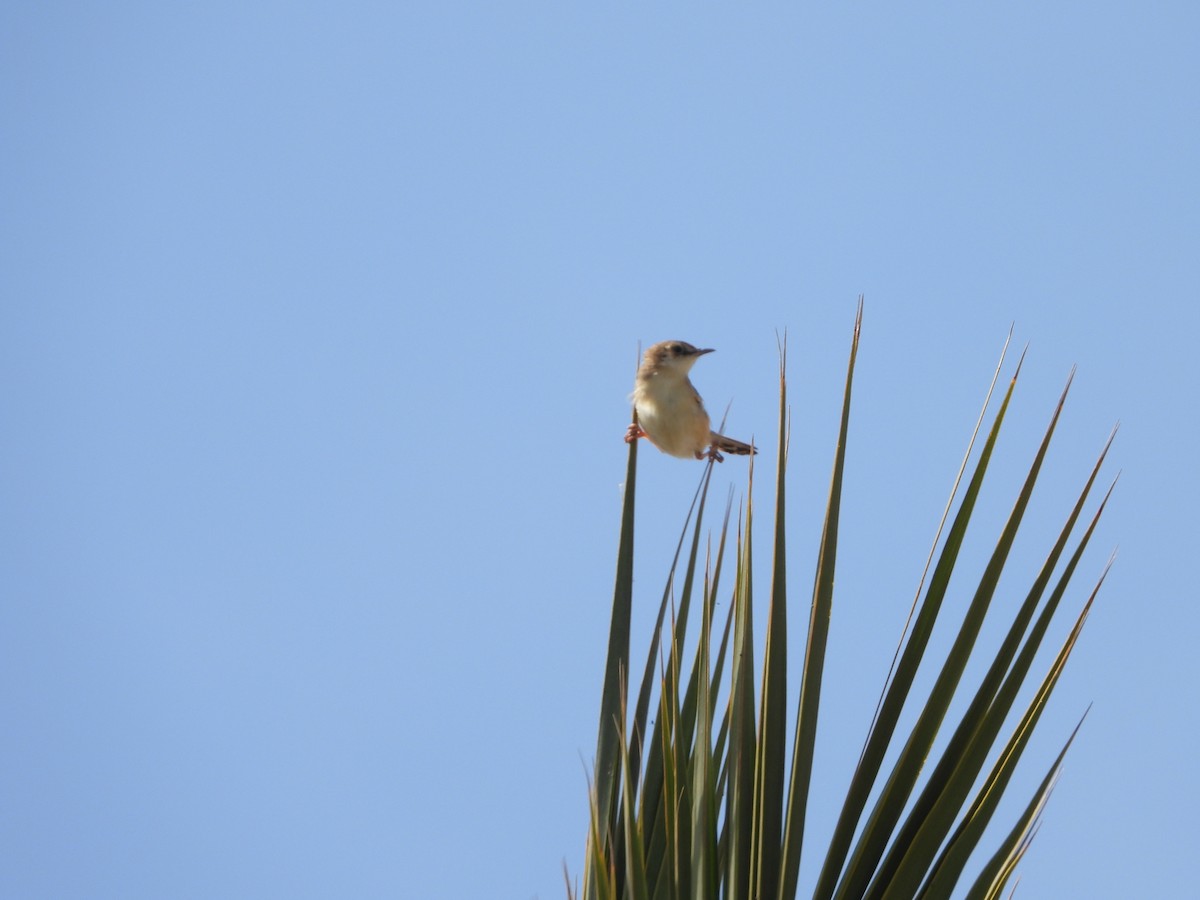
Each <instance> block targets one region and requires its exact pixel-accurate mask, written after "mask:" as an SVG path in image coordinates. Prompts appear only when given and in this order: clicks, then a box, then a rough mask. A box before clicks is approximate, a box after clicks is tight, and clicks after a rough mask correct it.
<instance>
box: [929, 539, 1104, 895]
mask: <svg viewBox="0 0 1200 900" xmlns="http://www.w3.org/2000/svg"><path fill="white" fill-rule="evenodd" d="M1081 552H1082V548H1081V549H1080V550H1077V551H1076V553H1075V555H1074V557H1073V559H1072V565H1074V563H1075V562H1077V561H1078V557H1079V555H1080V554H1081ZM1111 565H1112V561H1111V560H1110V561H1109V563H1108V566H1111ZM1108 566H1106V567H1105V569H1104V572H1102V573H1101V575H1100V578H1099V580H1098V581H1097V583H1096V586H1095V587H1094V588H1093V589H1092V592H1091V594H1090V595H1089V597H1088V600H1087V603H1086V604H1084V607H1083V610H1082V612H1080V614H1079V617H1078V618H1077V619H1076V621H1075V625H1074V627H1073V628H1072V629H1071V633H1070V634H1069V635H1068V636H1067V639H1066V641H1064V642H1063V645H1062V647H1061V648H1060V649H1059V651H1058V655H1057V656H1056V657H1055V659H1054V663H1053V665H1052V666H1051V667H1050V671H1049V672H1048V673H1047V675H1046V677H1045V678H1044V679H1043V680H1042V683H1041V685H1040V686H1039V688H1038V691H1037V693H1036V695H1035V696H1034V698H1033V700H1032V701H1031V702H1030V704H1029V706H1028V708H1026V710H1025V712H1024V714H1023V715H1022V717H1021V721H1020V722H1019V723H1018V725H1017V727H1016V730H1015V731H1014V732H1013V734H1012V736H1011V737H1010V738H1009V740H1008V743H1007V744H1006V745H1005V747H1004V749H1003V750H1002V751H1001V754H1000V757H999V758H998V759H997V760H996V762H995V764H994V765H993V766H992V769H991V771H990V773H989V774H988V777H987V780H986V781H985V782H984V784H983V787H981V788H980V789H979V791H978V792H977V794H976V796H975V799H974V801H973V802H972V804H971V806H970V808H969V809H968V810H967V812H966V813H965V814H964V816H963V820H962V822H961V823H960V824H959V826H958V828H956V829H955V832H954V834H953V835H952V836H951V838H950V841H949V843H948V844H947V846H946V848H945V849H944V850H943V851H942V853H941V855H940V857H939V859H938V862H937V864H936V866H935V868H934V872H933V874H932V876H931V878H930V881H929V884H930V887H929V888H928V889H927V893H928V895H929V896H931V897H936V896H942V894H943V893H944V894H945V895H946V896H948V895H949V891H950V889H951V888H952V887H953V886H954V884H955V883H956V882H957V880H958V878H959V877H960V875H961V872H962V870H963V868H965V866H966V862H967V859H968V858H969V857H970V855H971V853H972V852H973V851H974V849H975V847H976V846H977V844H978V843H979V840H980V838H981V837H982V836H983V831H984V829H985V828H986V827H987V825H988V823H989V822H990V821H991V817H992V815H993V813H994V812H995V810H996V806H997V805H998V804H999V802H1000V798H1001V796H1002V795H1003V793H1004V789H1005V788H1006V787H1007V786H1008V783H1009V781H1010V780H1011V779H1012V776H1013V772H1014V771H1015V769H1016V764H1017V762H1018V761H1019V760H1020V758H1021V754H1022V753H1023V752H1024V751H1025V746H1026V744H1027V743H1028V741H1029V737H1030V735H1031V734H1032V732H1033V728H1034V726H1035V725H1036V724H1037V722H1038V719H1039V718H1041V715H1042V711H1043V709H1044V708H1045V704H1046V700H1047V699H1048V698H1049V696H1050V694H1051V692H1052V691H1053V690H1054V686H1055V685H1056V684H1057V683H1058V679H1059V676H1060V675H1061V674H1062V671H1063V667H1064V666H1065V665H1066V662H1067V659H1068V657H1069V656H1070V655H1071V651H1072V650H1073V649H1074V647H1075V643H1076V641H1078V639H1079V635H1080V632H1082V630H1083V623H1084V622H1085V621H1086V620H1087V616H1088V613H1089V612H1090V611H1091V608H1092V604H1093V602H1095V599H1096V595H1097V594H1098V593H1099V591H1100V586H1101V585H1102V584H1103V583H1104V578H1105V575H1106V574H1107V573H1108ZM1064 577H1066V573H1064ZM1061 582H1063V579H1061V578H1060V583H1061ZM1043 615H1044V614H1043Z"/></svg>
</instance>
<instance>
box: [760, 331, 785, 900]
mask: <svg viewBox="0 0 1200 900" xmlns="http://www.w3.org/2000/svg"><path fill="white" fill-rule="evenodd" d="M787 417H788V406H787V338H786V337H785V338H784V339H783V341H782V342H781V344H780V347H779V460H778V466H777V469H776V475H775V534H774V537H775V540H774V548H773V549H774V553H773V556H772V566H771V602H770V606H769V607H768V609H767V637H766V643H765V645H764V648H763V675H762V697H761V700H760V702H761V710H760V713H759V729H758V756H757V760H756V766H755V797H754V806H755V832H756V833H757V835H758V838H757V840H756V842H755V843H756V846H757V848H758V854H757V859H756V860H755V865H756V866H757V869H758V871H757V877H756V882H757V894H758V896H760V897H774V896H775V894H776V892H777V891H778V889H779V852H780V837H781V835H780V829H781V828H782V820H783V794H784V787H785V784H786V781H785V779H786V772H785V769H784V763H785V759H784V754H785V753H786V748H787V702H788V700H787V655H788V654H787V649H788V647H787V558H786V554H787V540H786V536H785V534H786V532H785V513H786V496H785V491H784V486H785V484H786V479H785V477H784V476H785V474H786V472H787V449H788V422H787Z"/></svg>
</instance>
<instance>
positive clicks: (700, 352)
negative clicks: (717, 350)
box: [696, 347, 713, 356]
mask: <svg viewBox="0 0 1200 900" xmlns="http://www.w3.org/2000/svg"><path fill="white" fill-rule="evenodd" d="M712 352H713V348H712V347H709V348H707V349H705V350H697V351H696V355H697V356H703V355H704V354H705V353H712Z"/></svg>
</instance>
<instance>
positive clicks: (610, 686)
mask: <svg viewBox="0 0 1200 900" xmlns="http://www.w3.org/2000/svg"><path fill="white" fill-rule="evenodd" d="M633 424H634V425H637V411H636V410H634V413H633ZM637 444H638V442H637V441H630V442H629V461H628V463H627V464H626V467H625V498H624V501H623V503H622V507H621V534H620V537H619V538H618V542H617V576H616V584H615V585H614V587H613V608H612V621H611V623H610V626H609V632H608V658H607V660H606V662H605V667H604V687H603V689H602V692H601V696H600V724H599V727H598V728H597V735H598V736H597V739H596V786H595V797H596V823H595V832H596V833H595V834H594V835H593V838H594V840H596V841H599V845H598V846H596V847H595V848H594V853H595V854H599V855H600V857H603V856H604V854H605V852H606V850H607V849H608V848H609V846H610V844H611V842H612V839H613V822H614V814H615V810H616V805H617V793H618V790H619V785H620V779H619V777H618V773H617V764H618V763H619V761H620V753H621V748H620V743H621V738H620V732H619V729H618V725H619V724H620V723H621V722H622V721H623V719H622V718H621V716H622V710H623V709H624V707H625V697H624V695H623V693H622V692H623V689H624V679H625V673H627V672H628V671H629V621H630V615H631V611H632V608H633V511H634V496H635V494H636V488H637ZM587 859H588V862H589V863H591V862H592V861H593V860H594V859H595V856H594V855H593V854H589V855H588V857H587ZM599 874H601V873H597V875H599ZM593 888H595V889H596V890H600V888H601V885H600V884H598V883H596V884H593V880H592V879H591V878H589V877H585V878H584V897H585V898H588V900H595V897H596V896H597V895H596V894H594V893H593V892H592V889H593ZM603 895H604V894H603V893H601V894H600V895H599V896H603Z"/></svg>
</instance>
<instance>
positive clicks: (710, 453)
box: [696, 444, 725, 462]
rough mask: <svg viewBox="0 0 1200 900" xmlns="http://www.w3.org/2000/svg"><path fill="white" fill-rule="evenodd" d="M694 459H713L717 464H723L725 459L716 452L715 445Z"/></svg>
mask: <svg viewBox="0 0 1200 900" xmlns="http://www.w3.org/2000/svg"><path fill="white" fill-rule="evenodd" d="M696 459H715V460H716V461H717V462H725V457H723V456H722V455H721V454H720V452H719V451H718V450H717V445H716V444H713V445H712V446H711V447H709V448H708V450H706V451H705V452H704V453H697V454H696Z"/></svg>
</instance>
